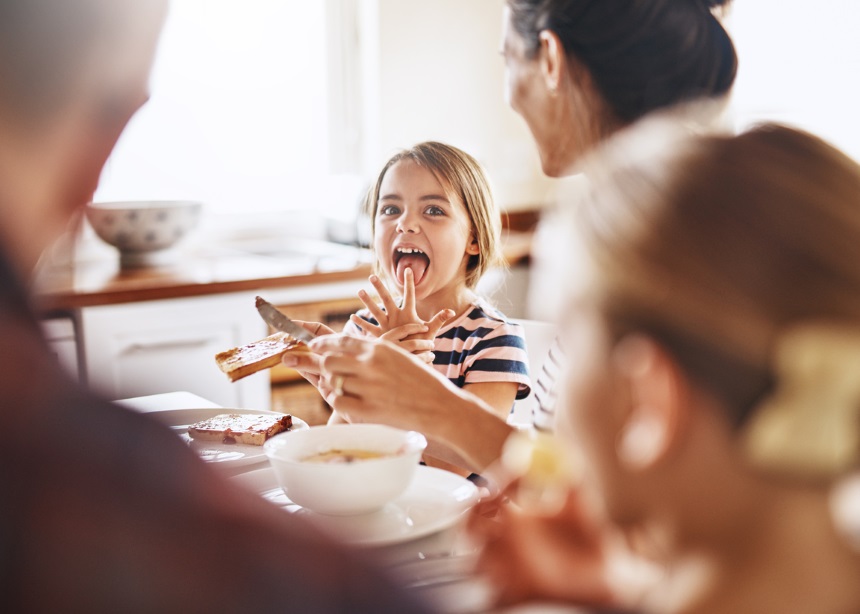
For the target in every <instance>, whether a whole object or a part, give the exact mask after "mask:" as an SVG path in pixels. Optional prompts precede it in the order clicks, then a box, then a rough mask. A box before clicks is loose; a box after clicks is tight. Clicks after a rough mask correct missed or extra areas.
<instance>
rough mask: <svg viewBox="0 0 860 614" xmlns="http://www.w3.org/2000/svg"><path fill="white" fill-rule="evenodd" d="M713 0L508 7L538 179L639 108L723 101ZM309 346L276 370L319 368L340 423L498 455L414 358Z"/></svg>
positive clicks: (513, 79) (365, 348) (514, 99)
mask: <svg viewBox="0 0 860 614" xmlns="http://www.w3.org/2000/svg"><path fill="white" fill-rule="evenodd" d="M725 2H726V0H717V1H714V2H705V1H703V0H698V1H697V0H639V1H635V2H634V1H631V0H542V1H537V0H533V1H527V0H510V2H509V3H508V7H507V8H506V27H505V34H504V57H505V65H506V78H507V83H508V88H507V95H508V99H509V101H510V104H511V106H512V107H513V108H514V110H516V111H517V112H518V113H519V114H520V115H521V116H522V117H523V118H524V119H525V121H526V123H527V124H528V126H529V128H530V129H531V132H532V134H533V136H534V139H535V142H536V143H537V146H538V149H539V151H540V157H541V160H542V164H543V169H544V172H545V173H546V174H547V175H550V176H562V175H566V174H570V173H572V172H573V165H574V163H575V162H576V160H577V159H578V158H579V157H580V156H581V155H582V154H583V153H584V152H585V151H587V150H588V149H589V148H590V147H592V146H593V145H594V144H596V143H598V142H599V141H600V140H601V139H603V138H605V137H606V136H608V135H610V134H612V133H614V132H615V131H617V130H618V129H619V128H621V127H623V126H625V125H627V124H629V123H631V122H633V121H635V120H636V119H638V118H639V117H641V116H643V115H645V114H646V113H648V112H649V111H652V110H655V109H659V108H663V107H667V106H670V105H673V104H676V103H681V102H685V101H689V100H692V99H695V98H697V97H708V98H720V97H723V96H724V95H725V94H726V93H727V92H728V90H729V89H730V87H731V84H732V81H733V79H734V75H735V70H736V66H737V60H736V57H735V53H734V49H733V47H732V44H731V41H730V40H729V37H728V35H727V34H726V32H725V30H723V28H722V26H721V25H720V23H719V21H718V20H717V19H716V17H715V16H714V15H713V14H712V13H711V9H712V8H713V7H716V6H718V5H722V4H725ZM308 327H309V328H310V329H311V330H312V331H313V332H321V330H324V329H320V325H318V324H308ZM313 347H314V349H315V350H316V352H318V353H319V354H323V355H324V357H323V359H322V361H320V359H319V355H318V354H317V355H307V356H300V355H289V356H287V357H286V358H285V360H284V362H285V364H286V365H287V366H290V367H293V368H297V369H299V370H301V371H303V372H305V373H307V374H308V375H309V376H310V377H311V378H312V379H315V380H316V375H317V374H319V373H321V374H322V377H321V378H319V380H318V384H319V386H320V388H321V390H322V392H323V394H324V396H326V397H327V398H331V397H329V395H330V394H331V393H332V392H334V390H335V386H333V385H332V382H334V381H337V382H338V384H339V385H338V386H337V387H336V389H337V392H338V395H336V396H334V397H333V405H334V408H335V409H336V410H337V411H338V412H339V413H341V414H342V415H347V416H349V419H350V420H351V421H354V422H361V421H364V422H380V423H385V424H390V425H394V426H400V427H404V428H411V429H416V430H420V431H422V432H424V433H425V434H426V435H427V436H428V437H430V438H431V439H434V440H437V441H439V442H442V443H444V444H445V445H446V446H448V447H449V448H451V449H453V450H454V451H455V452H457V453H458V454H459V455H460V456H461V457H462V458H463V459H464V460H465V461H467V462H468V463H469V464H470V469H472V470H474V471H476V472H480V471H483V470H485V469H487V467H488V465H490V464H491V463H492V462H494V461H495V460H497V459H498V458H499V455H500V453H501V450H502V447H503V445H504V443H505V441H506V439H507V438H508V436H509V435H510V433H511V432H512V430H513V429H512V427H511V426H509V425H508V424H507V423H506V422H505V421H504V420H502V419H500V418H499V417H498V416H497V415H496V414H494V413H493V412H492V411H491V409H490V408H489V407H487V406H486V405H485V404H484V403H482V402H481V401H480V400H479V399H477V398H476V397H474V396H473V395H469V394H468V393H465V392H463V391H462V390H458V389H456V388H455V387H453V386H451V385H449V384H448V383H447V382H445V381H444V380H443V379H442V378H438V377H435V376H434V374H433V373H432V372H431V371H429V370H428V369H426V368H425V366H424V365H423V364H422V363H421V362H420V361H419V360H417V359H415V358H414V357H412V356H410V355H408V354H406V353H405V352H400V351H398V350H397V348H395V347H393V346H392V345H389V344H386V343H381V342H378V341H375V340H368V339H356V338H351V337H345V336H326V337H323V338H320V339H318V340H316V341H315V342H314V344H313ZM393 374H396V377H395V376H393ZM538 381H539V384H538V388H540V386H541V384H540V377H539V378H538ZM545 387H547V388H551V387H552V385H551V383H549V384H545ZM549 416H550V414H547V417H549ZM543 421H544V422H547V420H546V419H545V420H543Z"/></svg>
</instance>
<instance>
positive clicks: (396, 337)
mask: <svg viewBox="0 0 860 614" xmlns="http://www.w3.org/2000/svg"><path fill="white" fill-rule="evenodd" d="M426 332H427V325H426V324H422V323H421V322H412V323H410V324H404V325H403V326H398V327H397V328H392V329H391V330H390V331H388V332H387V333H384V334H383V335H381V336H380V339H384V340H385V341H403V340H404V339H406V338H407V337H409V336H410V335H420V334H421V333H426ZM431 349H432V348H431Z"/></svg>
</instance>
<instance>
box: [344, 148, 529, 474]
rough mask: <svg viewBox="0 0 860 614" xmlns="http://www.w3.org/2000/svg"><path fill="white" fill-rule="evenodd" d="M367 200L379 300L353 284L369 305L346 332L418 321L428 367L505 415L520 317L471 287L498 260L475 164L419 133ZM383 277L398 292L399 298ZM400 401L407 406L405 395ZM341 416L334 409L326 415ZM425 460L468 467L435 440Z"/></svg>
mask: <svg viewBox="0 0 860 614" xmlns="http://www.w3.org/2000/svg"><path fill="white" fill-rule="evenodd" d="M366 205H367V211H368V213H369V215H370V218H371V220H372V223H373V248H374V251H375V253H376V259H377V260H376V268H377V271H378V273H379V276H376V275H374V276H371V278H370V281H371V283H372V284H373V286H374V288H375V289H376V291H377V293H378V294H379V297H380V299H381V301H382V305H381V306H378V305H377V304H376V303H374V302H373V301H372V300H371V298H370V296H369V295H368V294H367V293H366V292H364V291H362V292H360V293H359V298H361V300H362V302H363V303H364V304H365V305H366V307H367V309H366V310H363V311H362V312H359V313H358V314H355V315H353V316H352V319H351V322H350V323H349V324H348V325H347V327H346V328H345V329H344V333H346V334H349V335H358V336H361V335H369V336H373V337H381V336H383V335H386V336H387V337H386V338H388V339H390V340H393V341H406V342H411V341H413V340H414V339H415V337H414V336H408V337H404V336H403V334H402V332H403V331H409V330H423V331H425V332H423V336H424V337H425V338H429V339H433V338H435V342H434V343H433V345H432V350H433V351H432V356H428V358H430V359H432V365H433V368H434V369H435V370H436V371H437V372H438V373H439V374H441V375H443V376H444V377H446V378H447V379H448V380H450V381H451V382H452V383H453V384H455V385H456V386H458V387H459V388H462V389H463V390H465V391H467V392H468V393H470V394H471V395H474V396H476V397H478V398H479V399H481V400H483V401H484V402H485V403H486V404H487V405H488V406H489V407H491V408H492V410H493V411H494V412H495V413H496V414H497V415H498V416H499V417H501V418H502V419H504V418H505V417H506V416H507V415H508V414H509V413H510V411H511V408H512V406H513V403H514V400H515V399H521V398H525V397H526V396H527V395H528V393H529V379H528V371H527V364H526V353H525V342H524V339H523V333H522V330H521V327H520V326H519V325H517V324H514V323H511V322H509V321H507V320H506V318H505V316H504V315H503V314H502V313H500V312H499V311H498V310H497V309H495V308H494V307H492V306H491V305H489V304H488V303H487V302H486V301H485V300H483V299H481V298H480V297H479V296H478V295H477V294H476V293H475V290H474V289H475V286H476V284H477V283H478V280H479V279H480V278H481V275H482V274H483V273H484V271H486V270H487V268H488V267H490V266H491V265H494V264H498V263H499V261H500V256H499V247H498V245H499V234H500V226H501V219H500V215H499V212H498V210H497V208H496V205H495V203H494V201H493V198H492V195H491V193H490V187H489V184H488V182H487V179H486V177H485V175H484V172H483V170H482V169H481V167H480V165H479V164H478V162H477V161H476V160H475V159H474V158H472V157H471V156H470V155H468V154H467V153H465V152H463V151H461V150H459V149H457V148H455V147H452V146H450V145H445V144H443V143H436V142H425V143H419V144H418V145H415V146H414V147H412V148H411V149H408V150H405V151H402V152H400V153H398V154H397V155H395V156H394V157H392V158H391V159H390V160H389V161H388V162H387V163H386V164H385V166H384V167H383V168H382V171H381V172H380V173H379V176H378V177H377V179H376V182H375V183H374V185H373V187H372V188H371V189H370V191H369V193H368V197H367V203H366ZM380 277H384V278H385V279H387V280H388V281H389V283H391V284H393V285H394V287H395V288H396V289H397V291H398V293H400V294H401V296H402V301H401V302H400V303H399V304H398V303H397V302H396V301H395V300H394V299H393V298H392V296H391V294H390V293H389V292H388V290H387V288H386V287H385V285H384V284H383V282H382V280H381V279H380ZM416 325H417V326H418V327H420V328H415V327H416ZM405 326H410V328H408V329H407V328H404V327H405ZM407 347H408V349H410V350H412V349H415V347H414V345H409V346H407ZM422 350H423V348H419V350H418V351H419V352H421V351H422ZM423 353H425V354H426V352H423ZM396 375H397V374H396V373H392V374H391V377H392V380H393V379H395V378H396ZM349 386H350V384H349V381H348V380H347V381H346V382H345V381H344V379H343V378H341V379H339V380H336V381H335V391H334V392H335V393H336V396H339V395H348V394H349ZM399 409H400V410H401V411H404V412H408V411H409V401H408V400H406V401H405V402H404V403H403V406H402V407H401V408H399ZM343 419H344V417H343V416H342V415H341V414H340V413H338V412H334V413H333V414H332V418H331V420H330V422H329V423H330V424H332V423H337V422H340V421H342V420H343ZM425 460H426V462H427V463H428V464H431V465H434V466H438V467H444V468H446V469H450V470H455V471H458V472H460V473H463V474H464V475H468V474H469V473H470V471H468V470H466V469H464V468H463V462H462V461H461V460H460V459H459V457H458V456H457V455H455V454H453V453H451V452H449V451H448V450H446V449H445V448H443V447H441V446H438V445H433V443H432V442H431V446H430V447H429V448H428V454H427V458H426V459H425ZM454 465H456V467H455V466H454Z"/></svg>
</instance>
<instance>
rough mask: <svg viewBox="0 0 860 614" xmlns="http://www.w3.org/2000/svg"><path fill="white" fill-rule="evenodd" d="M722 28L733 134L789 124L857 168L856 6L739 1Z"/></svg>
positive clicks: (859, 53) (851, 1)
mask: <svg viewBox="0 0 860 614" xmlns="http://www.w3.org/2000/svg"><path fill="white" fill-rule="evenodd" d="M728 26H729V30H730V32H731V34H732V37H733V38H734V40H735V44H736V46H737V50H738V56H739V69H738V79H737V83H736V85H735V90H734V95H733V101H732V106H733V108H734V111H735V116H736V118H737V123H738V126H739V127H741V128H743V127H745V126H747V125H749V124H751V123H755V122H758V121H761V120H765V119H771V120H777V121H781V122H785V123H790V124H793V125H796V126H799V127H801V128H804V129H806V130H809V131H811V132H813V133H815V134H817V135H819V136H821V137H823V138H825V139H827V140H829V141H830V142H832V143H833V144H834V145H836V146H838V147H840V148H841V149H843V150H844V151H845V152H846V153H848V154H849V155H851V156H853V157H854V159H855V160H860V119H858V109H860V38H858V33H857V32H858V28H860V2H858V1H857V0H817V1H816V2H809V1H808V0H740V1H738V2H735V3H733V5H732V9H731V14H730V17H729V20H728Z"/></svg>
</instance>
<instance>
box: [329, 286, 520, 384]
mask: <svg viewBox="0 0 860 614" xmlns="http://www.w3.org/2000/svg"><path fill="white" fill-rule="evenodd" d="M357 315H358V316H359V317H360V318H362V319H363V320H366V321H368V322H370V323H372V324H377V321H376V319H374V318H373V317H372V316H371V315H370V313H369V312H368V311H367V310H366V309H362V310H361V311H359V312H358V314H357ZM343 332H344V333H346V334H348V335H354V336H362V335H364V334H365V333H364V332H363V331H361V330H360V329H359V328H358V327H357V326H355V325H354V324H353V323H352V322H350V323H348V324H347V325H346V327H345V328H344V329H343ZM433 353H434V354H435V359H434V360H433V367H434V368H435V369H436V370H437V371H439V372H440V373H441V374H442V375H444V376H445V377H447V378H448V379H449V380H450V381H451V383H453V384H454V385H456V386H458V387H460V388H462V387H463V386H467V385H469V384H478V383H490V382H514V383H516V384H518V388H517V396H516V398H517V399H524V398H525V397H527V396H528V394H529V391H530V385H531V383H530V381H529V374H528V359H527V357H526V345H525V337H524V336H523V330H522V327H521V326H520V325H519V324H514V323H512V322H509V321H508V320H506V319H505V316H504V315H503V314H502V313H501V312H500V311H499V310H497V309H495V308H494V307H492V306H491V305H490V304H489V303H487V302H486V301H485V300H483V299H480V298H479V299H476V300H475V301H474V302H473V303H472V308H471V309H470V310H468V311H467V312H466V313H464V314H463V315H461V316H460V317H458V318H456V319H454V320H452V321H451V322H448V323H446V324H445V326H443V327H442V328H441V329H440V330H439V332H438V333H437V335H436V341H435V344H434V348H433Z"/></svg>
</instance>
